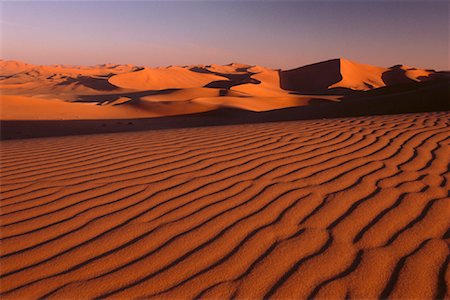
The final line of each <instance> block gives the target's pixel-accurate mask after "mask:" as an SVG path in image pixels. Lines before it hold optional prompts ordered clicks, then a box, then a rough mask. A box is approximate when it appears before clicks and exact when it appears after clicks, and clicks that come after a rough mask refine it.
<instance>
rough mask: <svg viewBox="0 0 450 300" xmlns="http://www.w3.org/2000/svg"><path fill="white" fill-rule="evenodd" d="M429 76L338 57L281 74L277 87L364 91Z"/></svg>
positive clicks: (408, 68)
mask: <svg viewBox="0 0 450 300" xmlns="http://www.w3.org/2000/svg"><path fill="white" fill-rule="evenodd" d="M432 74H433V72H432V71H426V70H421V69H416V68H410V67H408V66H403V65H398V66H393V67H391V68H382V67H377V66H371V65H366V64H361V63H357V62H353V61H350V60H347V59H343V58H340V59H333V60H329V61H325V62H320V63H316V64H312V65H308V66H304V67H300V68H297V69H293V70H288V71H281V72H280V86H281V87H282V88H283V89H286V90H293V91H298V92H303V93H321V92H330V91H329V90H330V89H335V88H338V89H339V88H341V90H342V89H347V90H352V91H368V90H372V89H377V88H381V87H385V86H391V85H398V84H404V83H412V82H421V81H427V80H429V79H430V78H428V77H429V76H430V75H432Z"/></svg>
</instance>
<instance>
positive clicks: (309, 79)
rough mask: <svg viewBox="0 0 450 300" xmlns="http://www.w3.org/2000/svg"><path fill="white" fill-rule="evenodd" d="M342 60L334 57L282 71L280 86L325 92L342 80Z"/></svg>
mask: <svg viewBox="0 0 450 300" xmlns="http://www.w3.org/2000/svg"><path fill="white" fill-rule="evenodd" d="M340 65H341V64H340V60H339V59H332V60H328V61H325V62H320V63H316V64H311V65H307V66H304V67H300V68H296V69H292V70H287V71H281V72H280V75H279V76H280V87H281V88H282V89H285V90H291V91H298V92H304V93H311V92H323V91H326V90H328V88H329V87H330V86H331V85H333V84H335V83H337V82H339V81H340V80H342V79H343V78H342V75H341V73H340Z"/></svg>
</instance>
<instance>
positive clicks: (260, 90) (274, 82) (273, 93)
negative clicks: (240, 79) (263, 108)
mask: <svg viewBox="0 0 450 300" xmlns="http://www.w3.org/2000/svg"><path fill="white" fill-rule="evenodd" d="M249 71H250V72H254V73H255V74H252V75H251V78H253V79H254V80H256V83H246V84H241V85H237V86H234V87H232V88H231V90H232V91H236V92H241V93H243V94H245V95H250V96H256V97H285V96H288V95H289V92H288V91H285V90H283V89H281V88H280V78H279V74H278V71H276V70H271V69H268V68H264V67H259V66H255V67H253V68H251V69H249Z"/></svg>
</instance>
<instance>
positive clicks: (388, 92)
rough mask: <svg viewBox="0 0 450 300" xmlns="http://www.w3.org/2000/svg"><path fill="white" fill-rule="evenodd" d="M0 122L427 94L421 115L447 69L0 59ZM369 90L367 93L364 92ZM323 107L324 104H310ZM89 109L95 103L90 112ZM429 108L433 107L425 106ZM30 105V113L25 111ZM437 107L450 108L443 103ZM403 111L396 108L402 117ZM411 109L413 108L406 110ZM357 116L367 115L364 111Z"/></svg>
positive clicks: (338, 62) (339, 62) (339, 63)
mask: <svg viewBox="0 0 450 300" xmlns="http://www.w3.org/2000/svg"><path fill="white" fill-rule="evenodd" d="M0 70H1V72H0V101H1V102H0V121H5V120H15V121H20V120H100V119H103V120H109V119H143V118H155V117H170V116H176V115H188V114H198V113H204V112H208V111H218V110H220V109H222V108H224V107H225V108H233V109H236V110H242V111H249V112H254V111H257V112H267V111H273V110H277V109H286V108H295V107H312V108H314V107H315V108H316V109H317V110H321V111H333V110H335V109H336V107H335V104H336V103H342V104H343V105H342V107H340V108H338V109H340V110H343V109H344V106H345V104H346V103H348V102H349V101H355V100H358V101H366V102H367V103H368V106H370V105H372V104H370V103H373V102H374V101H377V102H380V100H379V99H377V100H374V99H373V98H374V97H378V98H379V97H381V96H383V97H394V98H395V97H403V96H402V94H403V93H409V92H411V91H413V90H417V89H422V91H424V90H425V89H423V87H426V88H427V90H429V91H430V92H429V96H428V97H429V98H430V100H429V101H428V100H427V101H425V102H424V104H423V105H422V107H423V109H422V111H430V110H434V108H435V107H436V106H442V105H441V104H439V105H437V104H436V103H443V102H444V101H446V99H444V98H447V99H448V93H446V95H444V94H442V92H439V93H441V94H442V96H439V97H436V94H437V93H436V92H433V91H431V88H430V86H429V85H427V84H428V83H436V84H437V85H439V86H438V87H437V88H438V89H441V87H440V85H441V84H442V83H450V73H449V72H436V71H433V70H421V69H415V68H412V67H408V66H403V65H398V66H393V67H390V68H382V67H376V66H370V65H365V64H360V63H356V62H352V61H350V60H347V59H334V60H329V61H325V62H320V63H316V64H312V65H308V66H304V67H300V68H297V69H293V70H287V71H280V70H274V69H269V68H265V67H263V66H251V65H246V64H241V63H232V64H228V65H224V66H221V65H215V64H212V65H198V66H170V67H159V68H150V67H142V66H132V65H114V64H104V65H97V66H91V67H84V66H64V65H53V66H36V65H31V64H26V63H23V62H18V61H0ZM372 92H375V93H372ZM327 103H328V104H330V105H332V106H329V107H318V106H317V105H318V104H320V105H323V104H327ZM93 105H97V106H98V107H95V106H93ZM431 107H433V108H432V109H431ZM30 108H31V109H30ZM442 109H444V110H445V109H450V107H449V105H448V104H447V105H446V107H443V108H441V109H440V110H442ZM409 111H410V110H409V109H408V107H407V106H404V110H403V111H396V112H409ZM414 111H416V110H414ZM364 114H371V111H370V109H367V111H366V112H364V113H363V115H364Z"/></svg>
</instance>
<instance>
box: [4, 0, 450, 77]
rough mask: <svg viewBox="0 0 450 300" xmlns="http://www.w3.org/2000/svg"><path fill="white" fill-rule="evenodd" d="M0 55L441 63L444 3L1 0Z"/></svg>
mask: <svg viewBox="0 0 450 300" xmlns="http://www.w3.org/2000/svg"><path fill="white" fill-rule="evenodd" d="M0 21H1V23H0V25H1V37H0V38H1V58H2V59H15V60H22V61H26V62H29V63H34V64H81V65H92V64H100V63H108V62H111V63H131V64H137V65H149V66H166V65H188V64H212V63H217V64H226V63H229V62H243V63H247V64H258V65H263V66H268V67H273V68H283V69H288V68H294V67H297V66H301V65H305V64H309V63H314V62H318V61H322V60H327V59H331V58H336V57H345V58H348V59H351V60H355V61H359V62H362V63H367V64H372V65H379V66H383V67H389V66H392V65H395V64H406V65H410V66H415V67H420V68H434V69H439V70H444V69H445V70H448V69H450V63H449V61H450V57H449V55H450V54H449V2H448V1H446V0H443V1H377V0H375V1H363V0H359V1H358V0H353V1H208V2H207V1H196V2H191V1H178V2H174V1H165V2H162V1H159V2H151V1H140V2H131V1H115V2H112V1H100V2H88V1H78V2H43V1H34V2H1V19H0Z"/></svg>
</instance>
